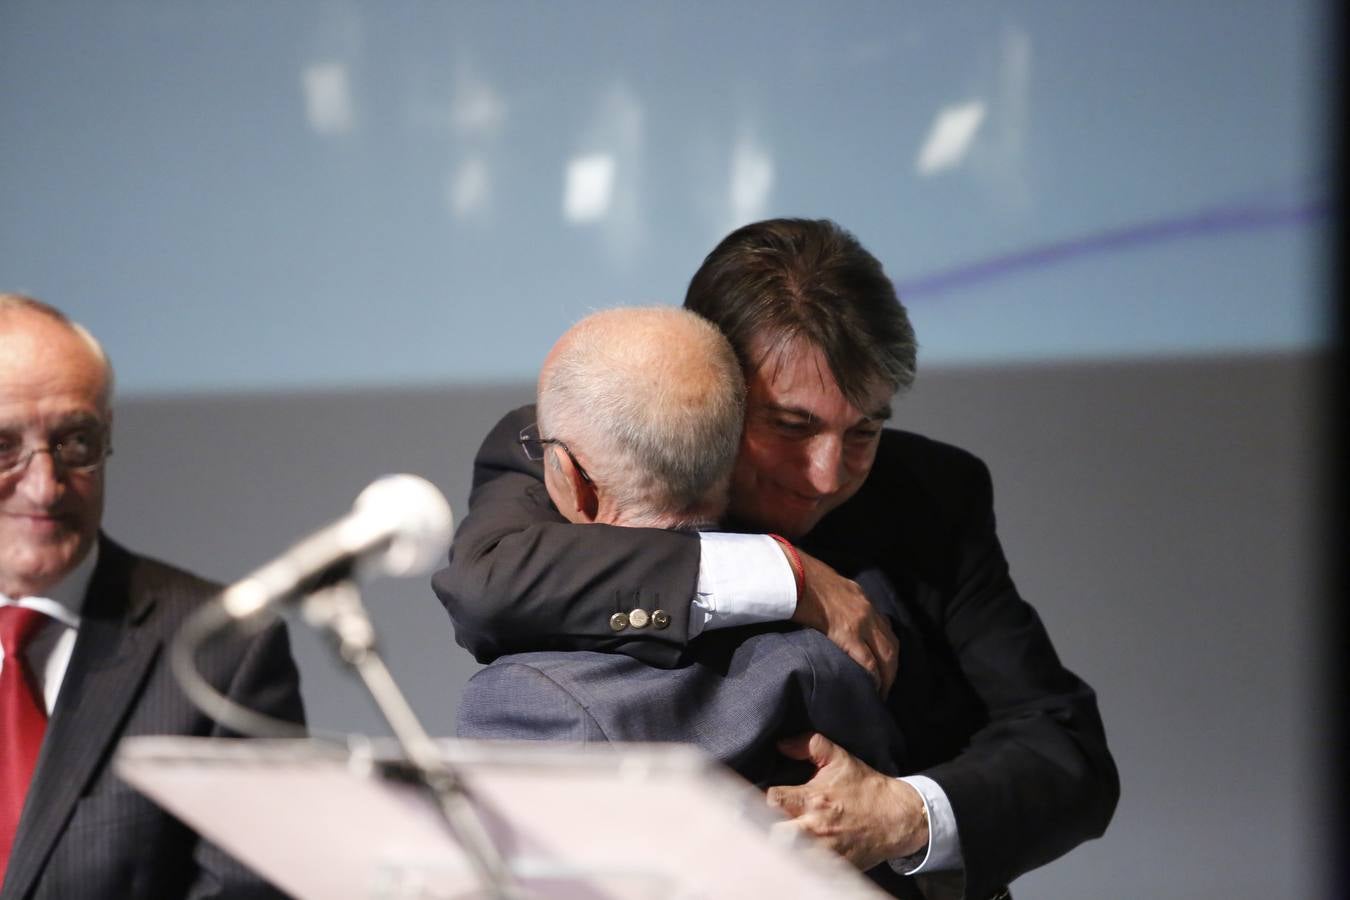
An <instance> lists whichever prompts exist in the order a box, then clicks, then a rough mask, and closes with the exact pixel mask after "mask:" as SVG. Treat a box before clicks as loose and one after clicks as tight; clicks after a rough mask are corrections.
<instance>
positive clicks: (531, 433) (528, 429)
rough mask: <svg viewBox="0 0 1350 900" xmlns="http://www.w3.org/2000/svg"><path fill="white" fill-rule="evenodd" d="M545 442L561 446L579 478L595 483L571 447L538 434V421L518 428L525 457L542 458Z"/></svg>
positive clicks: (536, 459) (537, 459) (535, 459)
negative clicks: (578, 473)
mask: <svg viewBox="0 0 1350 900" xmlns="http://www.w3.org/2000/svg"><path fill="white" fill-rule="evenodd" d="M545 444H554V445H555V446H558V447H561V448H562V451H563V452H564V453H566V454H567V458H568V459H570V460H572V465H574V466H576V467H577V471H578V472H580V473H581V480H582V481H585V482H586V483H587V484H595V482H594V481H592V480H591V476H590V475H587V474H586V470H585V469H583V468H582V467H581V463H579V462H577V457H576V454H575V453H573V452H572V450H571V448H569V447H568V446H567V445H566V444H564V443H563V442H562V441H560V440H558V439H557V438H546V437H540V436H539V423H538V422H534V423H532V424H530V425H526V426H525V427H524V428H522V429H520V449H522V450H524V451H525V456H526V457H527V458H529V459H532V460H534V461H535V462H539V461H540V460H542V459H543V458H544V445H545Z"/></svg>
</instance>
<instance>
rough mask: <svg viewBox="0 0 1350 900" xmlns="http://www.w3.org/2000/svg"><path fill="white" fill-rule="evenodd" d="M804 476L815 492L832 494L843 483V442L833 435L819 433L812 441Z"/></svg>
mask: <svg viewBox="0 0 1350 900" xmlns="http://www.w3.org/2000/svg"><path fill="white" fill-rule="evenodd" d="M806 478H807V481H808V482H809V483H810V485H811V489H812V490H813V491H815V492H816V493H817V494H822V495H823V494H833V493H834V492H835V491H837V490H839V489H840V488H841V487H843V485H844V447H843V442H842V441H840V440H839V439H838V438H837V437H836V436H834V435H820V436H819V437H818V438H817V439H816V440H815V441H813V442H812V445H811V448H810V450H809V455H808V458H807V465H806Z"/></svg>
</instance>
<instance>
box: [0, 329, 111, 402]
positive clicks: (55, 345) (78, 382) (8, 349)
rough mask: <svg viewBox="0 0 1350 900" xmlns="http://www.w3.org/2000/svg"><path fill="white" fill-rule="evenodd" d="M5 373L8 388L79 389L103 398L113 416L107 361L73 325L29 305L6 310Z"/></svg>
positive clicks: (0, 332)
mask: <svg viewBox="0 0 1350 900" xmlns="http://www.w3.org/2000/svg"><path fill="white" fill-rule="evenodd" d="M0 361H3V362H2V363H0V371H3V377H4V383H5V386H6V387H15V388H17V387H20V386H23V387H31V388H32V389H33V391H34V393H37V394H50V393H56V392H57V391H58V390H60V389H65V390H70V389H72V388H75V387H78V388H79V389H82V390H87V391H89V392H90V395H91V396H96V397H97V398H98V405H99V410H100V412H102V413H103V414H104V416H105V417H106V416H107V414H108V399H109V398H108V394H109V388H110V386H111V377H110V370H109V367H108V362H107V358H106V357H105V356H104V355H103V353H102V352H101V351H100V350H99V349H98V347H97V345H95V344H93V343H92V342H91V341H90V339H88V338H87V337H85V335H83V334H81V333H80V332H79V331H77V330H76V329H74V328H72V327H71V326H70V325H68V324H66V323H64V322H62V321H60V320H59V319H55V318H53V317H51V316H49V315H46V314H44V313H41V312H38V311H35V310H31V309H27V308H24V307H6V306H0Z"/></svg>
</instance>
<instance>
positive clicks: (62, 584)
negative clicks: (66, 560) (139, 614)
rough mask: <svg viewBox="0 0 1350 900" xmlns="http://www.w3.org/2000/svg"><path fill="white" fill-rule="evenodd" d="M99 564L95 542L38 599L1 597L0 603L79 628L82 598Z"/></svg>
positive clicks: (82, 605)
mask: <svg viewBox="0 0 1350 900" xmlns="http://www.w3.org/2000/svg"><path fill="white" fill-rule="evenodd" d="M97 565H98V542H95V543H94V545H93V546H92V547H90V548H89V552H88V553H86V554H85V555H84V559H82V560H80V562H79V565H77V566H76V567H75V568H73V569H71V570H70V572H68V573H67V574H66V577H65V578H62V579H61V580H60V581H58V582H57V583H56V584H54V585H53V586H52V588H51V590H49V591H46V592H45V594H44V595H43V596H38V597H14V598H9V597H6V596H5V595H4V594H0V603H14V604H17V605H19V606H27V607H29V608H30V609H36V610H38V611H39V612H42V613H46V614H47V615H49V616H51V617H52V618H53V619H56V620H58V621H60V622H62V623H64V624H66V625H69V626H70V627H71V628H79V627H80V612H81V610H82V609H83V608H84V598H85V595H86V594H88V593H89V583H90V582H91V581H93V578H94V568H95V566H97Z"/></svg>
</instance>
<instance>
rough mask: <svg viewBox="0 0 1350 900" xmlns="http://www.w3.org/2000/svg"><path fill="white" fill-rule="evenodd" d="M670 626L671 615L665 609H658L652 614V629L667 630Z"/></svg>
mask: <svg viewBox="0 0 1350 900" xmlns="http://www.w3.org/2000/svg"><path fill="white" fill-rule="evenodd" d="M669 624H670V613H668V612H666V611H665V610H664V609H658V610H656V611H655V612H653V613H652V627H653V628H665V627H666V626H667V625H669Z"/></svg>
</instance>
